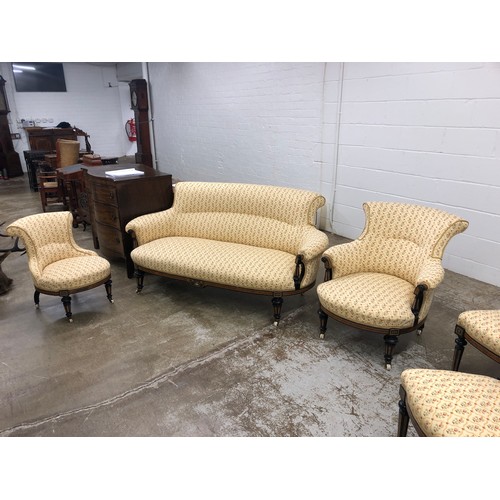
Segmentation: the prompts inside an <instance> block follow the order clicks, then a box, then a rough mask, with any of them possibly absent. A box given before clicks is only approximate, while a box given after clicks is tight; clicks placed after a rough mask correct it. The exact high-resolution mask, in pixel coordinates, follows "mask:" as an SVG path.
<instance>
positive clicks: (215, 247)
mask: <svg viewBox="0 0 500 500" xmlns="http://www.w3.org/2000/svg"><path fill="white" fill-rule="evenodd" d="M131 257H132V259H133V261H134V263H135V265H136V266H138V267H140V268H143V269H146V270H150V271H153V272H159V273H164V274H169V275H173V276H181V277H184V278H191V279H193V280H197V281H205V282H211V283H217V284H221V285H226V286H234V287H237V288H245V289H249V290H262V291H269V292H272V291H292V290H294V289H295V287H294V282H293V275H294V272H295V256H294V255H292V254H289V253H286V252H282V251H280V250H272V249H268V248H260V247H255V246H250V245H242V244H240V243H228V242H224V241H215V240H208V239H203V238H189V237H178V236H172V237H168V238H160V239H158V240H154V241H151V242H149V243H146V244H145V245H141V246H139V247H137V248H135V249H134V250H133V251H132V254H131ZM302 286H304V284H302Z"/></svg>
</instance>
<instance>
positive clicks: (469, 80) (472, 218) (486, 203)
mask: <svg viewBox="0 0 500 500" xmlns="http://www.w3.org/2000/svg"><path fill="white" fill-rule="evenodd" d="M499 110H500V64H498V63H448V64H445V63H432V64H431V63H429V64H428V63H346V64H345V71H344V81H343V100H342V118H341V125H340V148H339V162H338V167H337V186H336V188H337V191H336V197H335V201H334V220H333V229H334V231H335V232H336V233H338V234H341V235H343V236H346V237H350V238H355V237H357V236H358V235H359V233H360V232H361V230H362V228H363V225H364V215H363V213H362V209H361V204H362V203H363V201H367V200H394V201H402V202H408V203H419V204H425V205H429V206H434V207H437V208H441V209H443V210H447V211H449V212H452V213H455V214H457V215H459V216H462V217H464V218H465V219H467V220H468V221H469V222H470V226H469V228H468V229H467V231H466V232H465V233H463V234H462V235H459V236H457V237H455V238H454V239H453V240H452V241H451V242H450V244H449V245H448V247H447V249H446V252H445V257H444V260H443V263H444V266H445V267H446V268H448V269H451V270H454V271H457V272H459V273H462V274H465V275H467V276H471V277H473V278H477V279H479V280H481V281H485V282H488V283H493V284H495V285H500V260H499V258H498V255H500V113H499V112H498V111H499Z"/></svg>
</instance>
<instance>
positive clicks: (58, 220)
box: [6, 212, 113, 322]
mask: <svg viewBox="0 0 500 500" xmlns="http://www.w3.org/2000/svg"><path fill="white" fill-rule="evenodd" d="M72 221H73V216H72V215H71V213H70V212H54V213H44V214H35V215H29V216H27V217H23V218H21V219H18V220H17V221H15V222H13V223H12V224H10V225H9V226H8V227H7V229H6V233H7V234H8V235H9V236H18V237H20V238H21V239H22V240H23V241H24V244H25V246H26V251H27V254H28V265H29V270H30V272H31V276H32V279H33V284H34V285H35V295H34V299H35V306H36V307H37V308H38V306H39V298H40V293H44V294H47V295H58V296H60V297H62V298H61V301H62V303H63V305H64V309H65V311H66V317H67V318H68V320H69V321H70V322H72V321H73V320H72V313H71V295H72V294H75V293H77V292H82V291H84V290H89V289H91V288H95V287H97V286H99V285H102V284H104V285H105V288H106V294H107V297H108V300H109V301H110V302H113V298H112V295H111V266H110V264H109V262H108V261H107V260H106V259H104V258H102V257H99V256H98V255H97V253H96V252H94V251H92V250H86V249H84V248H81V247H80V246H78V245H77V244H76V242H75V240H74V238H73V233H72Z"/></svg>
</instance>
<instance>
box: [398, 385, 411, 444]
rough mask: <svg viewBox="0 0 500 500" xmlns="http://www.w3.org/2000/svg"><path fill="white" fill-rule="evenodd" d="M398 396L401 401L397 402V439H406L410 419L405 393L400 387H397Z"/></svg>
mask: <svg viewBox="0 0 500 500" xmlns="http://www.w3.org/2000/svg"><path fill="white" fill-rule="evenodd" d="M399 396H400V397H401V399H400V401H399V419H398V437H406V434H407V433H408V422H409V420H410V417H409V415H408V409H407V408H406V391H405V390H404V389H403V386H402V385H400V386H399Z"/></svg>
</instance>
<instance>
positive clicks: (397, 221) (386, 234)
mask: <svg viewBox="0 0 500 500" xmlns="http://www.w3.org/2000/svg"><path fill="white" fill-rule="evenodd" d="M363 209H364V213H365V227H364V230H363V232H362V234H361V235H360V236H359V237H358V239H356V240H354V241H352V242H349V243H345V244H341V245H336V246H333V247H331V248H329V249H327V250H326V251H325V252H324V253H323V257H322V261H323V262H324V265H325V281H324V283H321V284H320V285H318V287H317V293H318V297H319V305H320V306H319V311H318V314H319V317H320V337H321V338H324V336H325V332H326V327H327V321H328V317H332V318H334V319H335V320H337V321H340V322H342V323H345V324H347V325H350V326H353V327H355V328H357V329H359V330H366V331H372V332H375V333H380V334H383V335H384V343H385V353H384V360H385V366H386V368H387V369H388V370H390V369H391V363H392V358H393V351H394V347H395V346H396V344H397V342H398V339H399V335H401V334H403V333H407V332H411V331H414V330H417V331H418V333H419V334H420V333H421V332H422V329H423V327H424V323H425V320H426V318H427V314H428V312H429V308H430V305H431V302H432V298H433V294H434V291H435V289H436V287H437V286H438V285H439V284H440V283H441V281H442V280H443V278H444V269H443V267H442V263H441V259H442V256H443V252H444V249H445V247H446V245H447V244H448V242H449V241H450V239H451V238H452V237H453V236H455V235H456V234H459V233H461V232H463V231H464V230H465V229H466V228H467V226H468V222H467V221H465V220H462V219H461V218H459V217H457V216H455V215H452V214H449V213H447V212H444V211H442V210H438V209H435V208H431V207H425V206H420V205H411V204H405V203H394V202H367V203H364V204H363Z"/></svg>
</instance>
